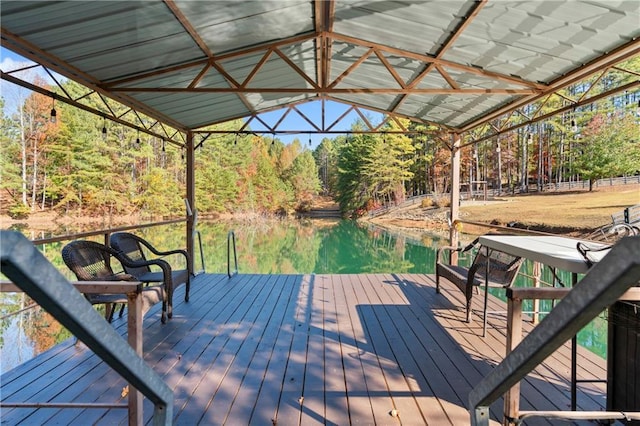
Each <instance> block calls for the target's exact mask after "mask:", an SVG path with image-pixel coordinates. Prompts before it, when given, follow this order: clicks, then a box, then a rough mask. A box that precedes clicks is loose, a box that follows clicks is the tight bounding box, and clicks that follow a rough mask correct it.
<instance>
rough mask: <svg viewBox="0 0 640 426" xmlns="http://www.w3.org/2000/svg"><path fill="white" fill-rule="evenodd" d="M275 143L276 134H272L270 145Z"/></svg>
mask: <svg viewBox="0 0 640 426" xmlns="http://www.w3.org/2000/svg"><path fill="white" fill-rule="evenodd" d="M275 143H276V132H273V134H272V135H271V145H274V144H275Z"/></svg>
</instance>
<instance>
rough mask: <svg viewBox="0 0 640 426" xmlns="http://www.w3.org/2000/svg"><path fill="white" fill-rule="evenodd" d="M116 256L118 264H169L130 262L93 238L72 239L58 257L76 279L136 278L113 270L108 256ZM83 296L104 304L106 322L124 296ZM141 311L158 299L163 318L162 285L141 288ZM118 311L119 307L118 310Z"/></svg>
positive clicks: (163, 267) (165, 303)
mask: <svg viewBox="0 0 640 426" xmlns="http://www.w3.org/2000/svg"><path fill="white" fill-rule="evenodd" d="M113 259H116V260H117V261H118V262H119V263H120V265H121V267H122V266H124V265H127V266H128V267H142V266H144V265H145V264H154V265H157V266H159V267H160V268H162V269H163V271H166V273H167V274H170V272H169V266H168V264H167V265H163V264H162V263H166V262H164V261H144V262H133V261H130V260H129V259H126V258H122V256H120V254H119V253H118V252H117V251H115V250H113V249H112V248H110V247H107V246H105V245H103V244H100V243H96V242H94V241H84V240H77V241H72V242H70V243H69V244H67V245H66V246H64V247H63V249H62V260H63V261H64V263H65V265H67V267H68V268H69V269H70V270H71V271H72V272H73V273H74V274H75V276H76V278H77V279H78V280H80V281H139V280H138V279H136V278H135V277H134V276H133V275H131V274H128V273H124V272H114V270H113V267H112V260H113ZM85 297H86V298H87V300H88V301H89V302H90V303H91V304H93V305H96V304H105V306H106V312H105V319H106V320H107V321H109V322H111V321H112V319H113V313H114V311H115V305H116V304H120V303H122V304H123V305H124V304H127V302H128V299H127V296H126V295H124V294H85ZM142 300H143V306H142V312H143V315H144V313H145V312H147V311H148V310H149V308H151V306H153V305H155V304H156V303H158V302H162V318H161V320H162V322H163V323H165V322H166V312H167V291H166V288H165V286H164V284H163V285H159V286H151V287H146V288H144V289H143V294H142ZM120 315H122V311H121V312H120Z"/></svg>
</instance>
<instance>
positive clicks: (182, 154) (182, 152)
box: [180, 148, 184, 160]
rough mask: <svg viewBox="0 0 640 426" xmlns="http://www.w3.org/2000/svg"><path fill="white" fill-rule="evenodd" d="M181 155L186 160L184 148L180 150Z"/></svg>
mask: <svg viewBox="0 0 640 426" xmlns="http://www.w3.org/2000/svg"><path fill="white" fill-rule="evenodd" d="M180 157H181V158H182V159H183V160H184V148H182V150H181V151H180Z"/></svg>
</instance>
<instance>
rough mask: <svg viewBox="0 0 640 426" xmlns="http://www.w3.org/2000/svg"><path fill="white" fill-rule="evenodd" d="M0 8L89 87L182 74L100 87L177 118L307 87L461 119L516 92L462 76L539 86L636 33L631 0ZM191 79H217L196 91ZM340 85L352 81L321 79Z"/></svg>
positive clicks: (39, 56)
mask: <svg viewBox="0 0 640 426" xmlns="http://www.w3.org/2000/svg"><path fill="white" fill-rule="evenodd" d="M327 5H331V6H332V7H327ZM472 11H473V13H472ZM0 13H1V18H2V19H1V21H0V23H1V25H2V31H3V46H8V47H9V48H14V49H16V51H17V52H18V53H20V54H22V55H25V56H26V57H28V58H30V59H34V60H38V61H41V62H42V63H43V64H45V65H46V66H48V67H50V68H51V69H53V70H54V71H57V72H60V73H62V74H64V75H65V76H69V77H72V78H74V79H77V80H78V81H80V82H82V83H84V84H86V85H88V86H89V87H91V88H94V89H98V90H103V91H104V90H106V91H108V90H109V88H110V84H112V85H113V86H115V87H117V88H123V87H126V88H130V89H134V88H141V89H146V90H149V89H153V88H158V89H166V88H183V89H184V88H190V87H193V88H194V90H193V92H192V93H184V92H183V93H178V92H169V93H167V92H160V91H157V92H155V93H153V92H135V91H129V92H123V91H121V92H118V93H116V94H114V97H115V98H118V99H119V100H120V101H124V102H125V103H127V102H129V104H130V106H133V107H138V106H140V103H141V102H142V103H147V105H146V106H145V108H142V109H143V110H144V111H145V113H149V114H150V115H152V116H154V114H155V116H156V118H159V119H165V118H166V119H168V120H169V121H170V122H171V123H172V124H174V125H178V126H183V127H184V128H190V127H191V126H192V125H194V123H197V124H198V125H201V124H202V123H204V122H205V120H206V119H209V120H210V121H209V122H208V123H214V122H219V121H220V120H221V119H224V118H225V117H236V116H237V114H239V113H240V112H241V111H246V112H247V113H248V114H249V113H252V114H255V113H259V112H261V111H264V110H266V109H270V108H274V107H277V106H283V105H287V104H289V103H291V102H299V101H301V100H305V99H313V98H315V97H317V96H324V97H327V98H335V99H337V100H339V101H342V102H352V103H355V104H357V105H360V106H363V107H370V108H372V109H377V110H389V109H390V108H395V107H396V106H398V105H399V108H400V109H399V110H398V112H399V113H401V114H403V115H408V116H411V115H412V114H416V115H415V117H416V118H419V119H422V120H429V121H438V122H441V123H442V124H445V125H449V126H458V125H462V124H465V125H466V124H467V123H470V122H471V121H472V120H475V119H478V118H480V117H483V116H486V115H488V114H490V113H491V112H492V111H493V110H494V109H495V108H498V107H501V106H504V105H507V104H509V103H514V102H515V101H519V100H521V99H523V96H526V95H517V94H513V95H511V96H508V95H505V94H503V93H491V94H489V93H487V94H482V93H480V94H478V93H474V94H469V93H464V90H465V89H480V90H481V89H496V90H497V89H530V88H531V87H532V86H535V88H536V89H540V88H541V85H539V84H537V82H543V83H549V82H551V81H554V80H555V79H557V78H558V77H559V76H561V75H563V74H565V73H567V72H574V71H576V70H578V69H580V67H581V66H582V64H584V63H588V62H589V61H591V60H593V59H595V58H599V57H603V56H605V52H608V51H611V50H613V49H616V48H620V47H623V48H624V49H628V50H627V51H629V50H630V48H629V46H632V48H635V47H633V46H636V45H635V44H632V43H631V42H630V40H633V39H634V38H638V37H640V20H639V16H640V1H638V0H554V1H528V2H527V1H518V0H487V1H486V2H482V3H479V2H476V1H473V0H449V1H441V0H431V1H427V0H389V1H372V0H335V1H334V2H333V3H331V4H329V3H326V2H320V1H311V0H263V1H236V0H225V1H193V0H174V1H172V2H163V1H151V0H131V1H103V0H95V1H86V0H77V1H55V2H54V1H44V0H40V1H13V0H2V8H1V9H0ZM316 13H319V14H320V16H315V14H316ZM316 23H318V24H320V25H321V27H319V28H316V27H315V25H316ZM461 28H463V31H461V32H459V33H458V31H459V30H460V29H461ZM452 37H453V39H454V40H453V42H452V43H451V45H449V44H448V42H449V41H450V40H451V39H452ZM634 43H637V41H636V42H634ZM371 48H373V49H375V52H373V51H372V52H370V55H369V57H368V58H367V59H366V60H365V61H363V62H362V63H361V64H359V65H358V66H357V67H355V68H354V69H353V70H351V71H350V72H349V73H348V75H343V73H345V71H347V70H349V69H350V67H351V66H352V64H354V63H355V62H356V61H358V60H359V58H361V57H362V55H363V54H365V53H366V52H368V51H369V49H371ZM278 51H279V52H282V54H283V55H284V56H285V57H286V58H288V61H290V62H291V63H293V64H295V65H294V66H291V65H290V63H288V61H287V60H284V59H283V58H281V57H280V56H279V55H278ZM267 52H271V53H270V56H269V58H268V59H267V60H266V61H265V62H264V63H262V60H263V58H265V54H267ZM325 55H326V56H325ZM377 55H383V57H384V58H385V61H386V62H388V63H389V64H390V65H389V66H390V67H392V69H393V72H391V71H390V70H389V69H388V68H387V66H386V65H385V64H384V62H385V61H381V59H380V58H379V57H378V56H377ZM323 60H326V62H323ZM258 64H261V65H260V66H258ZM430 64H434V65H437V66H438V68H437V69H436V68H435V67H433V66H431V65H430ZM205 66H209V68H208V69H207V70H206V72H205V73H204V74H203V75H200V73H201V71H203V70H205ZM427 67H430V69H431V72H430V73H429V74H427V75H423V72H424V70H426V69H427ZM465 67H467V69H465ZM325 70H326V71H327V72H328V73H329V74H328V76H327V77H328V78H327V79H326V80H325V79H321V77H323V73H324V72H325ZM487 71H490V72H491V73H487ZM394 73H395V74H396V75H397V76H399V79H400V80H401V81H402V84H404V85H406V86H407V87H408V88H409V89H411V88H413V87H416V88H418V89H448V90H449V89H452V90H457V89H456V88H460V92H459V93H454V94H443V95H431V96H427V95H425V94H424V93H422V94H419V93H414V94H409V95H408V96H406V97H405V96H404V95H402V94H399V93H397V92H396V93H392V91H391V89H396V90H397V88H398V87H400V86H401V85H402V84H400V83H398V82H397V81H396V78H395V77H394ZM442 74H444V76H443V75H442ZM250 75H251V76H252V77H251V80H250V81H247V78H248V77H249V76H250ZM418 76H420V81H418V82H417V84H414V83H415V80H414V79H415V78H416V77H418ZM510 76H516V78H511V77H510ZM342 77H344V78H342ZM196 78H199V80H197V81H196V80H195V79H196ZM337 78H341V81H340V82H339V83H338V82H336V79H337ZM447 79H450V80H451V83H449V82H447V81H446V80H447ZM518 79H520V80H521V82H518ZM321 80H322V81H321ZM310 81H312V82H313V83H311V82H310ZM325 81H326V86H325V87H321V85H322V84H323V83H324V82H325ZM316 87H317V88H318V89H319V90H318V91H317V92H313V89H314V88H316ZM203 88H213V89H219V90H223V91H224V90H227V91H228V92H225V93H222V92H220V93H211V92H203V91H200V92H198V91H197V90H198V89H203ZM262 88H267V89H270V90H268V91H266V92H260V89H262ZM345 88H346V89H356V91H362V92H363V93H339V92H337V91H335V90H333V89H345ZM274 89H276V90H274ZM296 89H304V90H305V91H306V92H305V93H299V92H296ZM369 89H377V91H378V92H380V93H377V92H376V93H366V91H367V90H369ZM189 90H190V89H189ZM234 92H235V93H234ZM245 92H246V93H245ZM531 96H533V95H531ZM190 99H191V100H192V101H194V102H191V103H190V102H189V100H190ZM400 99H404V100H403V101H402V102H400V103H398V102H397V101H398V100H400ZM196 100H197V102H195V101H196ZM219 102H221V104H219ZM245 102H246V103H248V105H247V104H245ZM195 105H197V106H198V107H199V108H202V109H204V110H205V111H202V112H201V111H194V109H193V107H194V106H195ZM220 105H223V107H224V108H225V110H224V111H221V110H220ZM180 108H184V110H181V109H180ZM249 108H253V109H252V110H251V111H249ZM445 118H446V120H448V121H446V122H444V121H441V120H443V119H445Z"/></svg>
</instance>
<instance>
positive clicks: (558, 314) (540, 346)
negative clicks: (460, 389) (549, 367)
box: [469, 237, 640, 426]
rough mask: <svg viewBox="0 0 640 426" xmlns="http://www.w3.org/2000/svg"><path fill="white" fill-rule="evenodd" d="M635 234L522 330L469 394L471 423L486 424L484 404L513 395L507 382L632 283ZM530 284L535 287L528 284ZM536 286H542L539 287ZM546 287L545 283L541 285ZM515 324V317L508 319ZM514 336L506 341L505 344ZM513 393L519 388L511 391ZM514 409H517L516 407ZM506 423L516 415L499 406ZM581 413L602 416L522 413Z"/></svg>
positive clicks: (638, 274) (636, 268)
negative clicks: (520, 336)
mask: <svg viewBox="0 0 640 426" xmlns="http://www.w3.org/2000/svg"><path fill="white" fill-rule="evenodd" d="M638 253H640V237H627V238H623V239H622V240H620V242H618V243H617V244H616V245H615V246H614V247H613V248H612V249H611V251H610V252H609V253H608V254H607V255H606V256H605V257H604V258H603V259H602V260H601V261H600V262H598V263H597V264H596V265H595V266H593V268H592V269H591V270H590V271H589V272H588V273H587V274H586V275H585V276H584V278H583V279H582V280H581V281H580V283H579V284H578V285H577V286H576V287H575V288H573V289H572V290H571V291H569V292H568V293H567V295H566V296H565V297H564V298H563V299H562V301H561V302H560V303H559V304H558V305H557V306H556V307H555V308H554V309H553V310H552V311H551V312H550V313H549V315H547V317H546V318H545V319H544V320H543V321H542V322H541V323H540V325H539V326H537V327H536V328H534V329H533V331H532V332H531V333H530V334H529V335H527V337H526V338H525V339H523V340H522V342H520V344H518V345H517V346H516V347H515V348H513V350H512V351H511V352H510V353H509V354H508V355H507V356H506V357H505V359H504V360H503V361H502V362H501V363H500V364H498V366H497V367H496V368H495V369H493V370H492V371H491V373H490V374H488V375H487V376H486V377H485V378H484V379H483V380H482V381H481V382H480V383H479V384H478V385H477V386H476V387H475V388H474V389H473V390H472V391H471V393H470V394H469V411H470V415H471V423H472V424H473V425H477V426H488V425H489V407H490V406H491V404H492V403H493V402H494V401H496V400H497V399H498V398H499V397H500V396H502V395H503V394H505V393H507V392H511V393H512V395H511V396H509V395H507V398H506V399H507V401H510V400H512V398H513V389H512V388H513V387H514V386H515V389H518V388H517V387H518V386H519V385H518V383H519V382H520V380H522V379H523V378H524V377H525V376H526V375H527V374H529V373H530V372H531V371H532V370H533V369H534V368H535V367H536V366H537V365H538V364H540V363H541V362H542V361H544V360H545V359H546V358H547V356H549V355H550V354H551V353H553V352H554V351H556V350H557V349H558V348H559V347H560V346H561V345H563V344H564V343H565V342H567V341H568V340H569V339H571V338H572V337H573V336H574V335H575V334H576V333H577V332H578V331H579V330H580V329H581V328H583V327H584V326H585V325H586V324H587V323H589V321H591V320H593V319H594V318H595V317H596V316H597V315H598V314H600V312H602V311H603V310H605V309H606V308H607V307H608V306H610V305H611V304H613V303H614V302H615V301H617V300H618V299H620V297H621V296H622V295H623V294H624V293H625V292H626V291H627V290H628V289H629V288H630V287H632V286H634V285H636V284H638V282H639V281H640V259H639V258H638ZM530 290H535V289H530ZM541 290H542V289H541ZM547 290H548V289H547ZM511 324H512V326H513V325H515V326H516V327H517V326H518V323H517V321H512V322H511ZM511 332H512V330H509V333H511ZM517 343H518V342H508V343H507V346H508V350H509V349H510V347H511V346H515V345H516V344H517ZM517 394H518V395H519V390H518V391H517ZM516 411H517V410H516ZM505 414H506V415H507V416H509V417H508V418H506V419H505V422H506V423H515V422H517V421H519V419H516V418H514V417H513V413H509V410H507V411H506V412H505ZM533 414H537V415H548V416H550V417H562V418H565V419H585V418H589V416H592V417H593V418H594V419H602V418H603V417H602V412H600V413H583V412H576V411H563V412H553V413H531V412H528V413H526V415H527V416H531V415H533ZM585 414H586V415H585ZM605 415H608V416H609V417H606V418H610V419H616V418H620V417H622V418H633V419H640V413H621V412H615V413H606V414H605Z"/></svg>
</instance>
